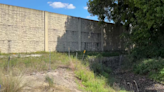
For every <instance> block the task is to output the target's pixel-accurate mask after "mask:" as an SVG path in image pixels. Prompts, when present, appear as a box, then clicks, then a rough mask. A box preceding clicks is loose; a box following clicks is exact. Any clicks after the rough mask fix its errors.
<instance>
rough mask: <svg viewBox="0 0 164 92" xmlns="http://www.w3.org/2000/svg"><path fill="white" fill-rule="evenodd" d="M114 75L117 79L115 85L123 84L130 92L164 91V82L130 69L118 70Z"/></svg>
mask: <svg viewBox="0 0 164 92" xmlns="http://www.w3.org/2000/svg"><path fill="white" fill-rule="evenodd" d="M113 77H115V78H116V79H117V82H116V83H115V85H118V86H122V87H123V88H125V89H126V90H128V91H130V92H164V85H163V84H160V83H157V82H154V81H152V80H150V79H148V78H147V77H145V76H141V75H136V74H134V73H132V72H130V71H126V72H116V73H115V74H114V75H113Z"/></svg>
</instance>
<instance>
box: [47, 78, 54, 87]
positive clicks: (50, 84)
mask: <svg viewBox="0 0 164 92" xmlns="http://www.w3.org/2000/svg"><path fill="white" fill-rule="evenodd" d="M45 81H46V82H48V85H49V87H52V86H53V84H54V81H53V79H52V78H50V77H49V76H46V78H45Z"/></svg>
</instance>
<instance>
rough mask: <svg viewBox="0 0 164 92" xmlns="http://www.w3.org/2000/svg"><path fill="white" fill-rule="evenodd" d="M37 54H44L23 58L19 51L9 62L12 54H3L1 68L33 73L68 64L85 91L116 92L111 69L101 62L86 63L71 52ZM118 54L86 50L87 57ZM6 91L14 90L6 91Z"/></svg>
mask: <svg viewBox="0 0 164 92" xmlns="http://www.w3.org/2000/svg"><path fill="white" fill-rule="evenodd" d="M80 53H82V52H78V56H79V57H80V55H82V54H80ZM23 54H24V55H27V53H23ZM28 54H31V53H28ZM35 54H42V56H41V57H26V58H22V57H20V54H19V53H18V54H15V55H18V56H19V57H16V58H11V60H10V61H9V62H8V58H7V57H8V56H10V55H12V54H3V56H5V57H6V58H1V59H0V70H1V71H4V72H8V66H9V69H10V70H13V69H17V70H21V71H24V72H25V73H31V72H39V71H47V70H49V69H52V70H55V69H56V68H58V67H61V66H66V67H67V68H68V69H71V70H73V71H74V72H75V75H76V77H77V78H78V79H79V81H78V83H79V87H80V88H81V89H83V90H84V91H87V92H116V91H115V90H114V89H113V88H112V87H111V86H110V83H109V78H110V72H111V70H110V69H109V68H107V67H103V68H102V67H101V65H100V64H97V63H93V64H91V63H89V62H87V61H86V63H85V64H84V63H83V61H81V60H79V59H76V57H75V53H71V56H70V57H68V54H67V53H57V52H51V53H46V52H36V53H35ZM117 55H119V53H103V52H101V53H98V52H96V53H93V52H86V57H87V56H117ZM91 66H94V67H91ZM100 67H101V68H100ZM17 70H16V71H17ZM2 78H6V77H5V76H2ZM12 78H14V77H13V76H11V79H12ZM45 80H46V81H47V82H48V84H49V86H52V85H53V84H54V83H53V80H52V79H51V78H50V77H48V76H47V77H46V78H45ZM17 81H18V80H17ZM20 81H21V80H20ZM6 83H7V82H6ZM12 83H14V82H12ZM15 83H16V82H15ZM0 84H1V85H2V84H3V83H2V82H0ZM2 87H3V86H2ZM12 87H15V86H12ZM3 88H4V87H3ZM20 88H21V87H20ZM4 92H14V91H4ZM18 92H19V91H18ZM117 92H118V91H117ZM120 92H124V91H123V90H120Z"/></svg>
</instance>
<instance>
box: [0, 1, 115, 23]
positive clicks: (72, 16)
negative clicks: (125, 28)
mask: <svg viewBox="0 0 164 92" xmlns="http://www.w3.org/2000/svg"><path fill="white" fill-rule="evenodd" d="M0 5H6V6H12V7H19V8H25V9H31V10H36V11H42V12H48V13H53V14H58V15H64V14H59V13H54V12H49V11H44V10H38V9H32V8H27V7H21V6H15V5H8V4H2V3H0ZM64 16H69V17H74V18H79V19H83V20H87V21H93V22H99V21H96V20H92V19H86V18H81V17H75V16H70V15H64ZM105 23H106V24H110V25H114V24H113V23H108V22H105Z"/></svg>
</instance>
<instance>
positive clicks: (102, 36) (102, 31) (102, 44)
mask: <svg viewBox="0 0 164 92" xmlns="http://www.w3.org/2000/svg"><path fill="white" fill-rule="evenodd" d="M101 29H102V30H101V51H104V31H105V28H104V27H102V28H101Z"/></svg>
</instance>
